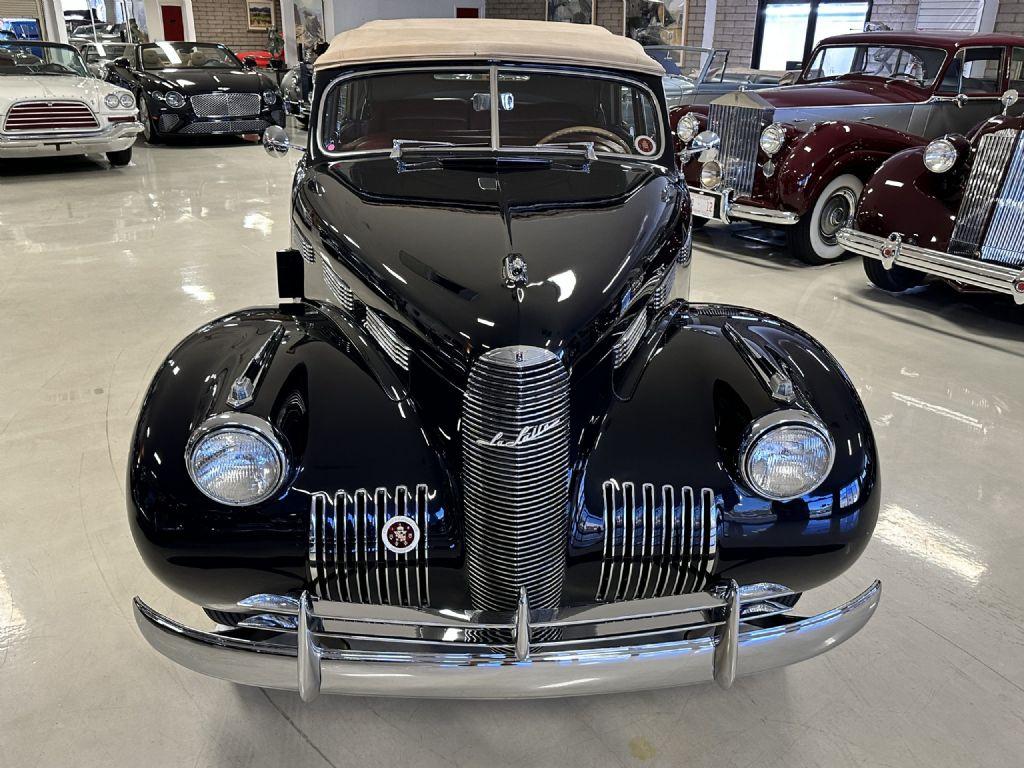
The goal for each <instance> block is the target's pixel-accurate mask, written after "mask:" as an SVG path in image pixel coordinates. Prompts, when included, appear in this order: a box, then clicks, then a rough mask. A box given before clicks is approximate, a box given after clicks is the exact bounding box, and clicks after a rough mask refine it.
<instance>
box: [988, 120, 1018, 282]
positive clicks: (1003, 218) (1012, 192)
mask: <svg viewBox="0 0 1024 768" xmlns="http://www.w3.org/2000/svg"><path fill="white" fill-rule="evenodd" d="M1020 136H1021V134H1020V132H1018V137H1017V141H1016V142H1015V143H1014V146H1013V156H1012V158H1011V159H1010V162H1009V167H1008V169H1007V171H1006V175H1005V177H1004V179H1003V186H1002V189H1000V190H999V195H998V196H997V197H996V199H995V209H994V210H993V211H992V218H991V220H990V221H989V225H988V230H987V231H986V232H985V238H984V240H983V241H982V246H981V258H982V260H984V261H993V262H996V263H999V264H1006V265H1007V266H1011V267H1024V247H1022V246H1021V240H1022V238H1024V139H1021V138H1020Z"/></svg>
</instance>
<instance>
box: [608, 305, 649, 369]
mask: <svg viewBox="0 0 1024 768" xmlns="http://www.w3.org/2000/svg"><path fill="white" fill-rule="evenodd" d="M646 330H647V310H646V309H641V310H640V311H639V312H637V313H636V317H635V318H634V319H633V322H631V323H630V324H629V325H628V326H627V327H626V330H624V331H623V332H622V335H621V336H619V338H617V339H616V340H615V343H614V344H613V345H612V362H613V364H614V366H615V367H616V368H619V367H621V366H622V365H623V364H624V363H625V362H626V361H627V360H629V357H630V355H632V354H633V350H635V349H636V345H637V344H639V343H640V339H642V338H643V337H644V331H646Z"/></svg>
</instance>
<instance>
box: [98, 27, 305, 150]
mask: <svg viewBox="0 0 1024 768" xmlns="http://www.w3.org/2000/svg"><path fill="white" fill-rule="evenodd" d="M105 77H106V79H107V80H108V81H110V82H112V83H115V84H117V85H120V86H123V87H125V88H128V89H130V90H131V91H132V92H133V93H134V94H135V98H136V99H137V100H138V102H139V118H140V119H141V121H142V123H143V125H144V126H145V133H144V135H145V137H146V141H148V142H150V143H151V144H152V143H157V142H159V141H161V140H162V139H165V138H167V137H170V136H209V135H212V134H239V135H240V134H247V133H256V134H262V133H263V131H264V130H265V129H266V128H267V126H270V125H278V126H281V125H284V120H285V117H284V106H283V103H282V99H281V94H280V92H279V91H278V88H277V84H276V82H275V81H274V79H273V77H271V76H270V75H267V74H266V73H264V72H260V71H259V70H257V69H256V67H255V63H254V62H252V61H246V62H245V63H244V64H243V63H242V62H241V61H239V60H238V58H237V57H236V56H235V54H233V53H232V52H231V51H230V49H228V48H227V47H225V46H223V45H219V44H215V43H183V42H166V41H161V42H157V43H146V44H143V45H131V46H128V47H127V48H126V50H125V55H124V56H122V57H120V58H117V59H115V60H114V61H112V62H110V63H109V64H108V65H107V67H106V75H105Z"/></svg>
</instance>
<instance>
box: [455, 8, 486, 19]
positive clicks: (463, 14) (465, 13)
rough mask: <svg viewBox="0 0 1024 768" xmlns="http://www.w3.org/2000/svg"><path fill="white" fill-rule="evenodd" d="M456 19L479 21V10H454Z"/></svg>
mask: <svg viewBox="0 0 1024 768" xmlns="http://www.w3.org/2000/svg"><path fill="white" fill-rule="evenodd" d="M455 18H456V19H479V18H480V9H479V8H459V7H458V6H456V8H455Z"/></svg>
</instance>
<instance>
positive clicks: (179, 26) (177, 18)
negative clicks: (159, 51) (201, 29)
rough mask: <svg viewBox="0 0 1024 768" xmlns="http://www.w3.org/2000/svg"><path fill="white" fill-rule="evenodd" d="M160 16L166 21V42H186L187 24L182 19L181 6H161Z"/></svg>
mask: <svg viewBox="0 0 1024 768" xmlns="http://www.w3.org/2000/svg"><path fill="white" fill-rule="evenodd" d="M160 15H161V16H162V17H163V20H164V40H184V39H185V22H183V21H182V19H181V6H178V5H161V6H160Z"/></svg>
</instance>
